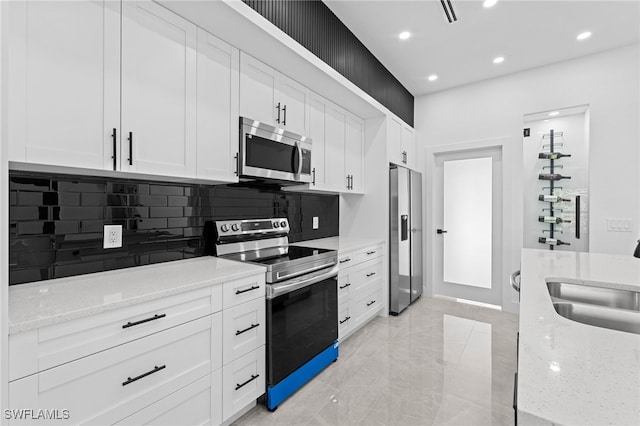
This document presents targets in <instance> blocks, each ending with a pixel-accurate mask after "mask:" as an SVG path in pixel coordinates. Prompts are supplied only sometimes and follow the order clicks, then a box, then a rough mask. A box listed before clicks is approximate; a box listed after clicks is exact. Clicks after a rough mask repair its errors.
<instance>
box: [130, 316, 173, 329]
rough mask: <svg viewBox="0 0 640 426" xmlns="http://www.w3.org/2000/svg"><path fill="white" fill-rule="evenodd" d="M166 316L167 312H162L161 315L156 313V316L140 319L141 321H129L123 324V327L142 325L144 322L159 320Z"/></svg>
mask: <svg viewBox="0 0 640 426" xmlns="http://www.w3.org/2000/svg"><path fill="white" fill-rule="evenodd" d="M166 316H167V314H160V315H158V314H155V315H154V316H152V317H151V318H145V319H143V320H140V321H136V322H131V321H129V322H128V323H126V324H125V325H123V326H122V328H129V327H133V326H134V325H140V324H144V323H145V322H149V321H155V320H157V319H160V318H164V317H166Z"/></svg>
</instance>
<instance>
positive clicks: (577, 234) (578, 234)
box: [576, 195, 580, 240]
mask: <svg viewBox="0 0 640 426" xmlns="http://www.w3.org/2000/svg"><path fill="white" fill-rule="evenodd" d="M576 238H577V239H578V240H579V239H580V195H576Z"/></svg>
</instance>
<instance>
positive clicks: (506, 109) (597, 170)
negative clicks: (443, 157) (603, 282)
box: [415, 44, 640, 285]
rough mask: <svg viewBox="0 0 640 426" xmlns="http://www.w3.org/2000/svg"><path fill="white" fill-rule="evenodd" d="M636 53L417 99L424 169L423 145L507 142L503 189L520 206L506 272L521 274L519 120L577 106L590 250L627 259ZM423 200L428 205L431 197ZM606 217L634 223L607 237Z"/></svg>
mask: <svg viewBox="0 0 640 426" xmlns="http://www.w3.org/2000/svg"><path fill="white" fill-rule="evenodd" d="M639 51H640V45H638V44H636V45H632V46H627V47H623V48H619V49H613V50H610V51H606V52H603V53H599V54H596V55H591V56H586V57H583V58H579V59H575V60H571V61H566V62H562V63H558V64H554V65H549V66H545V67H540V68H536V69H533V70H529V71H525V72H520V73H515V74H511V75H508V76H505V77H501V78H496V79H493V80H487V81H483V82H479V83H475V84H470V85H466V86H462V87H459V88H455V89H450V90H446V91H442V92H437V93H434V94H430V95H425V96H420V97H417V98H416V103H415V106H416V111H415V128H416V131H417V140H418V147H419V153H420V155H419V159H420V160H421V161H422V162H423V164H424V165H428V159H427V158H426V147H427V146H438V145H449V144H464V143H468V142H469V141H477V140H484V139H499V138H503V137H505V136H506V137H507V138H508V140H509V143H510V144H512V147H510V148H512V149H509V150H506V151H505V157H504V161H506V162H509V163H510V167H507V170H506V173H505V175H504V179H505V180H508V182H505V191H506V192H509V191H510V192H511V194H510V195H512V199H513V200H515V201H517V202H513V205H512V208H511V214H512V217H511V219H512V220H511V223H512V224H513V225H512V226H511V229H505V232H506V233H508V234H511V235H512V244H510V246H511V247H513V248H509V247H507V250H508V251H509V252H510V253H507V257H506V259H505V261H506V262H507V264H508V265H511V269H514V270H515V269H517V268H518V266H519V263H520V250H519V248H520V247H522V224H523V219H522V202H521V200H522V172H521V170H522V139H523V138H522V129H523V116H524V115H525V114H530V113H535V112H541V111H548V110H553V109H560V108H564V107H570V106H577V105H589V108H590V124H591V129H590V145H591V148H590V172H589V181H590V197H591V205H590V210H591V212H590V235H589V239H590V251H591V252H600V253H618V254H631V253H632V251H633V248H634V247H635V241H636V240H637V239H638V237H639V236H640V227H639V224H640V189H639V188H640V167H639V159H640V148H639V146H640V129H639V127H640V106H639V103H640V85H639V79H640V67H639V63H640V55H639ZM423 167H424V166H423ZM426 170H427V172H428V171H429V168H426ZM426 196H427V197H428V198H425V199H426V202H427V203H430V200H431V199H432V198H431V197H432V194H430V193H428V192H427V193H426ZM610 217H612V218H631V219H633V229H632V232H631V233H621V232H607V230H606V220H607V218H610ZM505 280H506V277H505ZM505 285H508V283H507V281H505Z"/></svg>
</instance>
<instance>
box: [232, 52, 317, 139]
mask: <svg viewBox="0 0 640 426" xmlns="http://www.w3.org/2000/svg"><path fill="white" fill-rule="evenodd" d="M240 115H241V116H243V117H246V118H250V119H252V120H257V121H260V122H263V123H266V124H270V125H272V126H275V127H280V128H283V129H286V130H289V131H291V132H294V133H297V134H299V135H303V136H307V134H308V132H309V90H308V89H307V88H306V87H304V86H302V85H301V84H298V83H297V82H295V81H294V80H292V79H290V78H288V77H287V76H285V75H284V74H281V73H279V72H278V71H276V70H274V69H273V68H271V67H269V66H268V65H265V64H264V63H262V62H260V61H259V60H257V59H255V58H254V57H252V56H250V55H247V54H245V53H241V54H240Z"/></svg>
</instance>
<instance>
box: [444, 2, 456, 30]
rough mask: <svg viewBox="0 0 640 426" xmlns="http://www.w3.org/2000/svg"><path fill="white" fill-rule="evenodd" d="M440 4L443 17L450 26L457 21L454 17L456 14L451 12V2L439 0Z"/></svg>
mask: <svg viewBox="0 0 640 426" xmlns="http://www.w3.org/2000/svg"><path fill="white" fill-rule="evenodd" d="M440 4H442V8H443V9H444V15H445V17H446V18H447V21H449V23H450V24H453V23H454V22H456V21H458V18H457V17H456V12H455V11H454V10H453V6H452V5H451V0H440Z"/></svg>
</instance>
